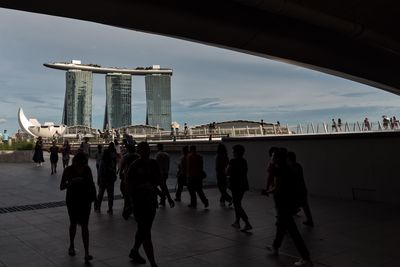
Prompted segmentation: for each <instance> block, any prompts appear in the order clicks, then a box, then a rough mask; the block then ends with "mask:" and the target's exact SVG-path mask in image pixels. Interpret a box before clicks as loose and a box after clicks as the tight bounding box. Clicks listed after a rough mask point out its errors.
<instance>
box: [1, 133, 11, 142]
mask: <svg viewBox="0 0 400 267" xmlns="http://www.w3.org/2000/svg"><path fill="white" fill-rule="evenodd" d="M2 138H3V144H5V145H8V139H9V138H10V136H9V135H8V133H7V130H4V132H3V136H2Z"/></svg>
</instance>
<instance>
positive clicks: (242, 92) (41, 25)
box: [0, 9, 400, 132]
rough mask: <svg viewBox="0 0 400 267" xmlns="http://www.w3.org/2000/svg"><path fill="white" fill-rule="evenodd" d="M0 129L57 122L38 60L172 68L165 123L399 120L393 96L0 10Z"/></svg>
mask: <svg viewBox="0 0 400 267" xmlns="http://www.w3.org/2000/svg"><path fill="white" fill-rule="evenodd" d="M0 38H1V39H0V40H1V42H0V93H1V96H0V131H1V132H3V130H4V129H7V130H8V131H9V132H15V131H16V130H17V129H18V127H19V126H18V121H17V112H18V108H19V107H22V108H23V110H24V113H25V115H26V116H27V117H28V118H37V119H38V120H39V121H40V122H45V121H52V122H54V123H61V116H62V109H63V103H64V102H63V101H64V94H65V72H64V71H60V70H54V69H49V68H46V67H44V66H43V63H47V62H60V61H62V62H66V61H70V60H72V59H77V60H81V61H82V63H92V64H99V65H101V66H115V67H133V68H135V67H141V66H143V67H147V66H151V65H161V67H165V68H172V69H173V72H174V74H173V76H172V81H171V94H172V120H173V121H177V122H178V123H180V124H181V125H183V123H184V122H187V123H188V125H198V124H204V123H209V122H212V121H215V122H219V121H224V120H240V119H241V120H254V121H260V120H261V119H263V120H264V121H265V122H276V121H280V123H281V124H284V125H286V124H289V125H297V124H298V123H302V124H306V123H310V122H313V123H321V122H330V121H331V119H332V118H341V119H342V121H343V122H355V121H360V122H361V121H362V120H363V119H364V118H365V117H368V118H370V121H378V120H379V119H380V118H381V116H382V115H387V116H393V115H395V116H396V115H399V117H400V114H399V113H400V98H399V96H396V95H394V94H392V93H389V92H385V91H383V90H380V89H377V88H373V87H370V86H366V85H363V84H360V83H356V82H352V81H349V80H345V79H342V78H339V77H335V76H332V75H328V74H324V73H321V72H317V71H313V70H308V69H305V68H301V67H298V66H294V65H290V64H287V63H282V62H278V61H272V60H269V59H266V58H263V57H257V56H252V55H248V54H244V53H239V52H235V51H231V50H227V49H221V48H216V47H212V46H208V45H203V44H199V43H194V42H188V41H183V40H179V39H174V38H169V37H164V36H159V35H154V34H148V33H142V32H137V31H132V30H126V29H121V28H116V27H111V26H105V25H102V24H97V23H92V22H85V21H79V20H72V19H66V18H60V17H53V16H47V15H40V14H33V13H27V12H20V11H13V10H8V9H0ZM144 86H145V85H144V77H141V76H134V77H133V107H132V112H133V123H134V124H144V122H145V114H146V111H145V110H146V106H145V89H144V88H145V87H144ZM104 104H105V77H104V75H101V74H95V75H94V81H93V127H95V128H102V122H103V116H104Z"/></svg>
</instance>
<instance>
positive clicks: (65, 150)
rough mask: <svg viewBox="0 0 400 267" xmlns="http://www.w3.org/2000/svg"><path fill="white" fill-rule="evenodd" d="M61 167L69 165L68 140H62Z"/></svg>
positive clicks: (69, 146)
mask: <svg viewBox="0 0 400 267" xmlns="http://www.w3.org/2000/svg"><path fill="white" fill-rule="evenodd" d="M61 154H62V161H63V168H64V169H65V168H66V167H68V165H69V159H70V154H71V145H70V144H69V142H68V140H65V141H64V144H63V147H62V149H61Z"/></svg>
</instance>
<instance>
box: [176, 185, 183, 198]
mask: <svg viewBox="0 0 400 267" xmlns="http://www.w3.org/2000/svg"><path fill="white" fill-rule="evenodd" d="M182 191H183V184H182V183H181V182H180V181H179V180H178V186H177V189H176V192H175V201H181V196H182Z"/></svg>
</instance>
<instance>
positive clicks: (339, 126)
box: [337, 118, 342, 132]
mask: <svg viewBox="0 0 400 267" xmlns="http://www.w3.org/2000/svg"><path fill="white" fill-rule="evenodd" d="M337 128H338V131H339V132H341V131H342V119H341V118H339V119H338V120H337Z"/></svg>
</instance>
